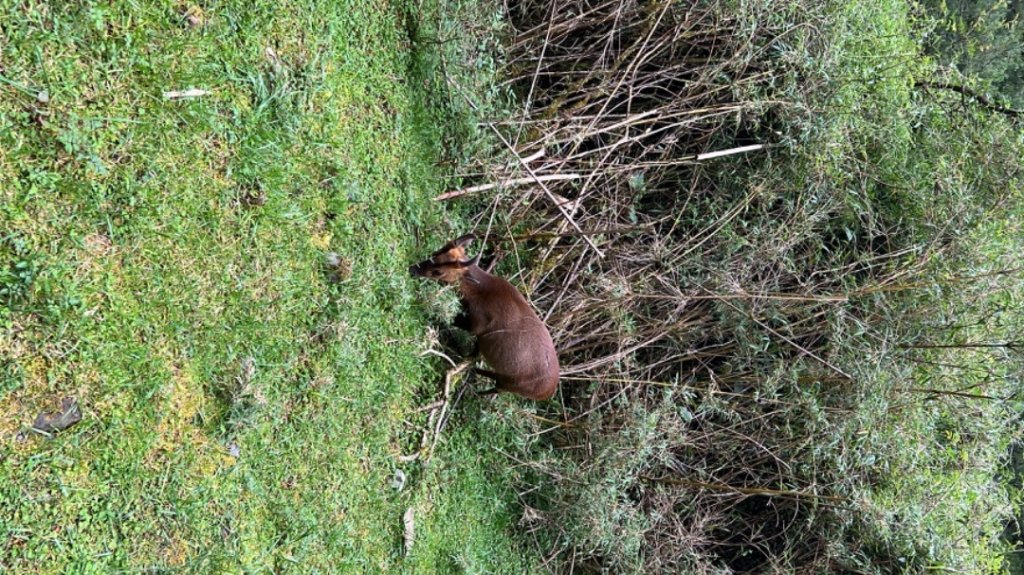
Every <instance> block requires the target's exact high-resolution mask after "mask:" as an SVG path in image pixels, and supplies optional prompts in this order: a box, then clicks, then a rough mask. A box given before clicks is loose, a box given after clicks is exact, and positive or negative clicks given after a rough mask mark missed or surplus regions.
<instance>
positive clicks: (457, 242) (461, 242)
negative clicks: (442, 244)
mask: <svg viewBox="0 0 1024 575" xmlns="http://www.w3.org/2000/svg"><path fill="white" fill-rule="evenodd" d="M475 239H476V234H474V233H473V232H470V233H468V234H465V235H463V236H459V237H458V238H456V239H454V240H452V245H454V246H455V247H457V248H465V247H466V246H467V245H469V242H471V241H473V240H475Z"/></svg>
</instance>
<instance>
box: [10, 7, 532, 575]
mask: <svg viewBox="0 0 1024 575" xmlns="http://www.w3.org/2000/svg"><path fill="white" fill-rule="evenodd" d="M417 11H418V8H416V7H414V6H412V5H408V6H407V5H405V4H404V3H397V4H385V3H380V2H329V1H326V0H293V1H286V2H269V1H260V2H237V1H235V2H230V1H229V2H218V3H208V4H207V3H204V4H203V7H202V8H201V7H200V6H199V5H187V4H184V3H175V2H130V3H111V4H107V3H92V2H82V3H45V2H39V3H35V2H13V1H8V0H0V14H3V18H2V23H0V46H2V55H0V304H2V305H0V570H4V571H6V572H11V573H110V572H131V573H136V572H140V571H141V570H148V571H149V572H196V573H214V572H247V573H250V572H251V573H260V572H310V573H313V572H319V573H341V572H388V571H407V572H422V573H435V572H440V573H444V572H489V573H493V572H527V571H529V570H530V568H531V565H530V562H531V559H529V558H528V557H527V556H526V555H525V554H524V553H523V551H522V550H521V549H519V548H518V547H517V546H516V545H515V544H514V543H513V542H511V541H510V539H509V537H508V533H507V530H508V529H509V525H510V524H512V523H514V521H515V520H517V519H518V511H517V510H516V508H515V504H514V495H515V494H514V492H511V491H510V490H509V488H508V486H507V485H506V484H505V483H503V482H502V481H501V478H500V477H494V476H493V469H496V468H497V465H498V464H499V463H500V462H501V461H500V459H499V458H500V456H499V455H497V454H496V448H497V447H500V446H501V445H502V444H504V443H506V442H508V441H510V436H509V432H508V430H507V427H506V426H505V425H504V424H502V419H501V418H500V417H496V418H495V417H485V416H483V415H481V413H483V412H486V411H487V410H491V409H495V407H489V406H493V405H495V404H487V403H482V402H477V401H476V400H469V401H468V402H467V403H464V404H463V405H462V406H460V409H466V410H470V411H471V412H474V415H472V416H463V415H459V416H457V417H456V418H455V419H454V421H453V423H452V424H451V426H450V428H449V430H448V431H447V434H446V436H445V437H446V440H445V441H444V442H442V444H441V449H440V451H439V453H438V454H437V456H436V457H435V458H434V459H433V460H432V463H431V464H430V466H428V467H427V468H426V469H420V468H419V467H418V465H419V464H416V463H413V464H409V463H405V464H400V463H399V462H398V459H397V458H398V456H400V455H402V454H404V453H408V452H410V451H411V450H412V449H413V448H414V446H415V445H416V444H417V443H418V441H419V437H420V432H421V427H422V426H423V425H424V424H425V417H426V416H425V414H424V413H415V412H414V410H415V408H416V407H418V406H419V405H422V404H423V403H427V402H429V401H431V400H432V399H433V397H434V395H435V394H436V389H437V387H436V386H437V381H438V377H439V368H440V366H441V364H440V363H438V362H436V361H435V360H436V358H432V357H431V356H426V357H424V356H422V355H421V352H422V351H423V350H424V349H426V347H427V346H428V345H429V340H428V338H427V336H426V317H425V312H424V311H423V305H422V303H421V301H420V298H419V297H418V295H417V294H418V293H422V292H423V291H424V290H426V289H429V288H425V287H422V286H417V285H416V284H415V283H414V282H413V281H412V280H411V279H410V278H407V277H406V273H405V269H406V267H407V266H408V264H409V263H410V262H411V261H413V260H415V258H416V257H417V256H420V255H422V253H423V252H424V251H427V250H429V249H432V248H433V247H435V246H433V245H432V244H433V243H434V242H436V241H437V240H439V239H440V237H441V236H443V235H447V234H449V233H454V232H456V231H460V230H453V229H449V224H446V223H443V222H442V215H441V214H440V213H439V212H438V208H436V207H432V206H431V205H430V204H429V201H428V200H427V198H429V197H431V196H432V195H433V194H435V193H437V192H439V191H440V190H441V181H442V180H441V175H442V174H440V173H439V172H438V170H437V168H436V167H435V165H436V161H437V159H438V158H439V157H441V156H442V155H443V154H444V153H445V150H442V149H441V140H442V138H441V137H440V135H441V133H442V132H443V130H442V129H441V128H440V127H439V126H443V125H444V124H445V122H448V121H452V118H451V117H449V115H447V114H448V113H447V112H445V110H444V108H442V107H439V106H437V105H434V104H433V102H436V101H437V100H438V99H437V97H436V96H437V95H436V94H435V93H432V92H431V90H435V91H436V90H437V88H436V86H438V85H443V84H442V83H441V82H440V81H439V80H438V79H436V78H433V77H432V76H431V74H432V71H431V70H430V69H429V68H427V67H425V66H424V65H423V64H422V63H423V62H429V61H432V59H431V58H430V57H424V54H423V53H421V52H417V51H418V50H431V49H432V48H431V47H430V46H429V45H426V44H425V45H424V46H419V45H418V44H417V43H416V42H414V41H413V39H412V38H410V36H409V33H408V27H407V18H410V17H411V18H416V17H417V16H416V14H417V13H418V12H417ZM190 18H191V20H192V23H190V22H189V19H190ZM427 24H428V25H429V23H427ZM419 25H420V26H424V23H422V22H421V23H419ZM427 56H429V55H427ZM187 88H199V89H204V90H208V91H209V92H210V93H209V94H208V95H205V96H202V97H198V98H193V99H186V100H168V99H165V98H164V97H163V93H164V92H165V91H168V90H183V89H187ZM44 92H45V94H44ZM421 230H422V233H423V237H421V238H420V241H417V240H416V239H415V238H418V237H419V234H420V232H421ZM331 251H333V252H336V253H337V254H339V255H340V257H341V258H343V260H344V261H345V263H347V264H350V266H351V270H350V272H348V273H341V274H340V275H341V276H342V277H341V278H340V281H332V278H331V275H332V274H331V272H330V271H329V270H326V269H325V266H324V263H323V261H324V255H325V253H327V252H331ZM63 396H74V397H76V398H77V399H78V401H79V404H80V405H81V407H82V411H83V415H84V418H83V420H82V422H81V423H79V424H78V425H77V426H75V427H73V428H71V429H69V430H67V431H65V432H63V433H60V434H58V435H57V436H56V437H55V438H47V437H42V436H40V435H38V434H36V433H32V432H26V430H27V428H28V426H29V425H30V424H31V422H32V421H33V419H34V418H35V416H36V415H37V414H38V413H39V412H41V411H44V410H47V409H52V408H53V407H55V406H56V405H57V404H58V403H59V400H60V398H61V397H63ZM478 403H479V405H478ZM505 404H514V401H513V400H510V399H507V398H502V399H501V400H499V403H498V404H497V406H500V405H505ZM233 446H237V448H238V455H237V457H235V456H233V455H232V454H231V453H230V451H231V449H232V447H233ZM399 467H401V468H402V469H404V471H405V472H406V473H407V474H409V476H410V481H409V484H408V485H407V486H406V488H405V489H404V490H402V491H401V492H398V491H395V490H394V489H392V488H391V486H390V482H391V478H392V476H393V474H394V472H395V470H396V469H398V468H399ZM409 507H412V508H413V509H414V510H415V512H416V532H417V539H416V544H415V546H414V548H413V552H412V554H411V556H409V557H408V558H407V557H405V556H404V550H403V542H402V538H403V528H402V515H403V513H404V512H405V510H406V509H407V508H409Z"/></svg>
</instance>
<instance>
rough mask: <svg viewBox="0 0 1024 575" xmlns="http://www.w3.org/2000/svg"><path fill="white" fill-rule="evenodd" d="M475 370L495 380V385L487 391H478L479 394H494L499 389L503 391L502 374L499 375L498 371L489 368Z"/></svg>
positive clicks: (478, 373)
mask: <svg viewBox="0 0 1024 575" xmlns="http://www.w3.org/2000/svg"><path fill="white" fill-rule="evenodd" d="M473 371H474V372H475V373H476V374H477V375H482V376H484V377H487V378H490V379H493V380H494V387H492V388H490V389H488V390H486V391H480V392H477V395H493V394H495V393H498V392H499V391H501V382H502V380H503V379H504V378H503V377H502V376H501V375H499V374H497V373H495V372H493V371H491V370H489V369H474V370H473Z"/></svg>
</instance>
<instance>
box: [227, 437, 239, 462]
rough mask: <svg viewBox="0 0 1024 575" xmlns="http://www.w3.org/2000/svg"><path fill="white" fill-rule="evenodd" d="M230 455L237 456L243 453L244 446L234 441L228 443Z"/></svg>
mask: <svg viewBox="0 0 1024 575" xmlns="http://www.w3.org/2000/svg"><path fill="white" fill-rule="evenodd" d="M228 455H230V456H231V457H235V458H237V457H238V456H240V455H242V448H241V447H238V444H237V443H235V442H234V441H232V442H231V443H229V444H228Z"/></svg>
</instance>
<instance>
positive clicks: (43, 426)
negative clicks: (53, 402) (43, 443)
mask: <svg viewBox="0 0 1024 575" xmlns="http://www.w3.org/2000/svg"><path fill="white" fill-rule="evenodd" d="M79 421H82V410H80V409H79V408H78V402H77V401H75V398H73V397H65V398H64V399H62V400H60V409H59V410H57V411H44V412H42V413H40V414H39V417H37V418H36V421H35V423H33V424H32V428H33V429H36V430H38V431H42V432H43V433H55V432H57V431H64V430H65V429H67V428H69V427H71V426H72V425H74V424H76V423H78V422H79Z"/></svg>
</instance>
